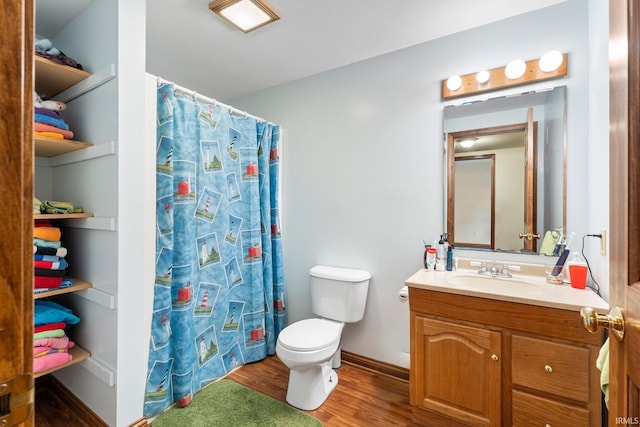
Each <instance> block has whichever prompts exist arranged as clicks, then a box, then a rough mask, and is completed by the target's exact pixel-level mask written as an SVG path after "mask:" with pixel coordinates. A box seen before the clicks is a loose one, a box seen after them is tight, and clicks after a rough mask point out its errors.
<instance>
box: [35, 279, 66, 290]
mask: <svg viewBox="0 0 640 427" xmlns="http://www.w3.org/2000/svg"><path fill="white" fill-rule="evenodd" d="M61 285H62V277H61V276H33V287H34V288H35V289H57V288H60V287H61Z"/></svg>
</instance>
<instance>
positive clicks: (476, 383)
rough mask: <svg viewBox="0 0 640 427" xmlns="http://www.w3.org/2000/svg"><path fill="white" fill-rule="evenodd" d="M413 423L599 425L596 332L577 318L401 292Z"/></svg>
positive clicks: (461, 298) (598, 336) (553, 310)
mask: <svg viewBox="0 0 640 427" xmlns="http://www.w3.org/2000/svg"><path fill="white" fill-rule="evenodd" d="M409 304H410V310H411V316H410V321H411V326H410V327H411V378H410V399H411V405H412V406H413V407H414V411H413V412H414V421H415V423H416V424H417V425H438V426H532V425H540V426H543V427H545V426H551V427H559V426H592V427H595V426H600V425H601V399H602V397H601V396H602V394H601V391H600V372H599V371H598V370H597V368H596V366H595V364H596V359H597V357H598V352H599V350H600V347H601V345H602V342H603V335H602V333H596V334H590V333H588V332H587V331H585V330H584V328H583V326H582V322H581V319H580V314H579V312H577V311H573V310H563V309H558V308H548V307H541V306H535V305H529V304H521V303H514V302H508V301H501V300H495V299H487V298H479V297H473V296H466V295H458V294H451V293H445V292H438V291H433V290H427V289H419V288H415V287H409Z"/></svg>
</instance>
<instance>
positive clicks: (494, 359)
mask: <svg viewBox="0 0 640 427" xmlns="http://www.w3.org/2000/svg"><path fill="white" fill-rule="evenodd" d="M491 360H493V361H494V362H497V361H498V355H497V354H492V355H491Z"/></svg>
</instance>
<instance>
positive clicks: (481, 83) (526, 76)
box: [442, 53, 568, 99]
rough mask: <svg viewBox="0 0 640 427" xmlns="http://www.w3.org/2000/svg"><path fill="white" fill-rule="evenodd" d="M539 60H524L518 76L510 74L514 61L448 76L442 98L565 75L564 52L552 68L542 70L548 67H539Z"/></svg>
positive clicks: (544, 65) (565, 58)
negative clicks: (486, 68)
mask: <svg viewBox="0 0 640 427" xmlns="http://www.w3.org/2000/svg"><path fill="white" fill-rule="evenodd" d="M540 61H541V59H532V60H530V61H526V62H524V65H525V69H524V72H523V73H518V74H519V77H518V76H515V75H513V74H511V72H512V68H513V65H519V64H515V63H510V65H508V66H505V67H498V68H493V69H491V70H483V71H480V72H479V73H471V74H466V75H464V76H452V77H449V79H445V80H443V81H442V99H451V98H457V97H460V96H465V95H473V94H476V93H482V92H489V91H492V90H498V89H504V88H507V87H512V86H518V85H522V84H526V83H534V82H539V81H543V80H549V79H555V78H558V77H564V76H566V75H567V68H568V64H567V62H568V56H567V54H566V53H563V54H562V62H561V63H560V64H559V66H558V67H557V68H556V69H554V70H550V71H543V69H542V68H545V69H549V68H547V67H546V64H543V66H542V68H541V66H540ZM512 62H513V61H512ZM507 71H509V75H511V78H509V77H507ZM480 73H482V76H479V74H480ZM487 73H488V78H487Z"/></svg>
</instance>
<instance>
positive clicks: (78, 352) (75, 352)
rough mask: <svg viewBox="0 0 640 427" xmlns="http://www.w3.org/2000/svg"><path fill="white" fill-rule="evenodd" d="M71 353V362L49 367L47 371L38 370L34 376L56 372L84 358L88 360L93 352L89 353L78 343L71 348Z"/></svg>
mask: <svg viewBox="0 0 640 427" xmlns="http://www.w3.org/2000/svg"><path fill="white" fill-rule="evenodd" d="M69 353H70V354H71V356H72V357H73V358H72V359H71V360H70V361H69V362H67V363H65V364H64V365H60V366H56V367H54V368H51V369H47V370H46V371H41V372H36V373H35V374H33V378H38V377H41V376H43V375H47V374H50V373H52V372H55V371H57V370H59V369H62V368H66V367H67V366H71V365H75V364H76V363H79V362H82V361H83V360H87V359H88V358H89V357H90V356H91V353H89V352H88V351H87V350H85V349H84V348H82V347H80V346H78V345H77V344H76V345H74V346H73V347H71V348H70V349H69Z"/></svg>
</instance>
